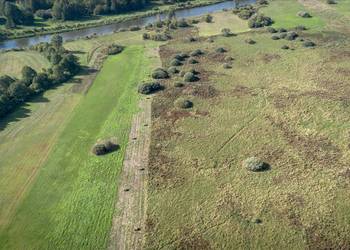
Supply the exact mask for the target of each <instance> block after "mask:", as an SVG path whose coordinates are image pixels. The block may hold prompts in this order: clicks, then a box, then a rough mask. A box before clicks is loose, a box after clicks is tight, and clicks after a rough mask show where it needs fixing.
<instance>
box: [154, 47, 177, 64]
mask: <svg viewBox="0 0 350 250" xmlns="http://www.w3.org/2000/svg"><path fill="white" fill-rule="evenodd" d="M177 53H180V52H178V51H175V50H173V49H171V47H170V46H166V45H162V46H159V55H160V58H161V60H162V62H164V61H170V59H171V58H172V57H173V56H174V55H176V54H177Z"/></svg>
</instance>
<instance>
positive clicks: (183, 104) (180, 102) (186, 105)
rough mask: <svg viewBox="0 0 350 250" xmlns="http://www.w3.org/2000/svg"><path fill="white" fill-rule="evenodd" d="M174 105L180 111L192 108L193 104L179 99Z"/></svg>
mask: <svg viewBox="0 0 350 250" xmlns="http://www.w3.org/2000/svg"><path fill="white" fill-rule="evenodd" d="M174 105H175V107H177V108H180V109H189V108H192V107H193V102H191V101H190V100H187V99H184V98H179V99H177V100H176V101H175V103H174Z"/></svg>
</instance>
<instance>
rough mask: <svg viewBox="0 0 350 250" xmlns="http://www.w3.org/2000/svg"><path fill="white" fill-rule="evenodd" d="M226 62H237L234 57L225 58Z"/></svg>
mask: <svg viewBox="0 0 350 250" xmlns="http://www.w3.org/2000/svg"><path fill="white" fill-rule="evenodd" d="M224 60H225V61H226V62H231V61H233V60H235V59H234V58H233V57H232V56H226V57H225V58H224Z"/></svg>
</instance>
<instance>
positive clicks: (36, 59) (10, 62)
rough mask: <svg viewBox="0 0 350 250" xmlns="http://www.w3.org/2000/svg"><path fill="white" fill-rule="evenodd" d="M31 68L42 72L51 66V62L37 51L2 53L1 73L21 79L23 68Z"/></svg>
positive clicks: (0, 59) (0, 58)
mask: <svg viewBox="0 0 350 250" xmlns="http://www.w3.org/2000/svg"><path fill="white" fill-rule="evenodd" d="M26 65H27V66H31V67H32V68H33V69H35V70H37V71H40V70H41V69H43V68H48V67H49V66H50V63H49V61H48V60H47V59H46V58H45V57H44V56H43V55H41V54H40V53H39V52H36V51H25V52H23V51H11V52H4V53H0V72H1V74H2V75H4V74H8V75H10V76H13V77H20V76H21V70H22V68H23V66H26Z"/></svg>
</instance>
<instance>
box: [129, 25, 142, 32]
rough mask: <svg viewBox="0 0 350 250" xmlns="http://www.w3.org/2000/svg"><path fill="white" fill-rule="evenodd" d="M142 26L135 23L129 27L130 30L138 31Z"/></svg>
mask: <svg viewBox="0 0 350 250" xmlns="http://www.w3.org/2000/svg"><path fill="white" fill-rule="evenodd" d="M140 29H141V28H140V27H139V26H137V25H133V26H131V27H130V28H129V31H138V30H140Z"/></svg>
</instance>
